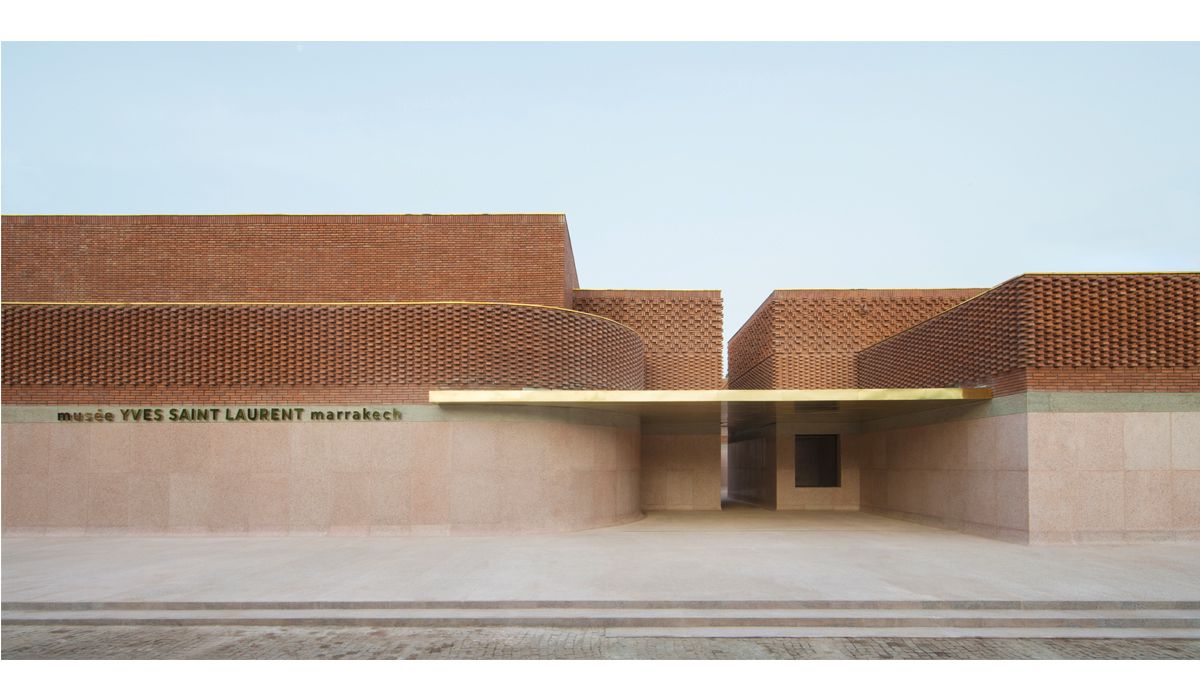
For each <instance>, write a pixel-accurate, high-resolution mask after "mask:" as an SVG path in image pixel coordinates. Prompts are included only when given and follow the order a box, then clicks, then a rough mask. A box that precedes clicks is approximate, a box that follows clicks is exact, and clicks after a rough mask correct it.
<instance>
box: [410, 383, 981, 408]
mask: <svg viewBox="0 0 1200 700" xmlns="http://www.w3.org/2000/svg"><path fill="white" fill-rule="evenodd" d="M990 398H992V390H991V389H989V388H987V387H980V388H961V387H934V388H922V389H698V390H697V389H685V390H600V389H597V390H570V389H434V390H431V391H430V392H429V402H430V403H436V404H489V403H490V404H547V403H587V404H613V403H624V404H629V403H782V402H788V403H797V402H805V401H813V402H830V401H842V402H846V401H979V400H983V399H990Z"/></svg>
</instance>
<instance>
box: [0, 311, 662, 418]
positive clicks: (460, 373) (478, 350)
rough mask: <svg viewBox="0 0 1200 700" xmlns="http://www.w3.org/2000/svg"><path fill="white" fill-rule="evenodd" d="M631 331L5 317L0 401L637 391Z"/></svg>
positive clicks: (480, 315) (195, 314)
mask: <svg viewBox="0 0 1200 700" xmlns="http://www.w3.org/2000/svg"><path fill="white" fill-rule="evenodd" d="M644 356H645V350H644V345H643V343H642V340H641V338H640V337H639V336H638V335H637V333H635V332H634V331H633V330H631V329H630V328H627V327H625V326H622V325H621V324H619V323H615V322H613V321H610V320H608V319H603V318H597V317H595V316H590V315H587V314H582V313H576V312H573V311H569V310H566V309H557V308H546V307H534V306H519V305H509V304H374V305H197V306H187V305H103V304H102V305H26V304H5V305H4V307H3V385H4V396H3V398H4V402H5V403H10V404H16V403H25V404H35V403H52V404H66V403H93V402H101V401H125V402H128V401H140V402H146V403H154V402H158V403H161V402H163V401H180V402H186V401H193V400H206V401H213V400H220V401H225V402H237V403H257V402H266V401H284V400H290V401H299V400H306V401H364V402H366V401H369V402H376V403H378V402H388V401H397V402H414V401H418V402H423V401H426V400H427V392H428V390H429V389H430V388H522V387H536V388H543V389H641V388H643V386H644V381H645V359H644Z"/></svg>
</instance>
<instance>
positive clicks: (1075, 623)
mask: <svg viewBox="0 0 1200 700" xmlns="http://www.w3.org/2000/svg"><path fill="white" fill-rule="evenodd" d="M864 603H872V604H873V605H871V606H868V605H864ZM937 603H938V604H937V605H931V602H930V601H907V602H906V601H858V602H856V603H855V604H852V605H845V606H842V607H831V606H829V605H827V604H825V603H821V602H817V604H814V602H813V601H792V602H790V603H779V602H764V601H721V602H720V603H719V604H718V603H717V602H716V601H700V602H692V603H681V602H671V601H650V602H637V601H622V602H621V603H620V604H615V603H613V602H611V601H573V602H566V603H563V602H562V601H558V602H554V601H540V602H538V601H524V602H522V603H521V604H512V603H511V602H508V603H505V602H503V601H478V602H473V603H446V602H439V603H433V602H419V601H418V602H412V601H394V602H391V603H388V604H379V603H376V604H371V603H366V602H355V601H344V602H340V603H329V602H282V603H275V604H270V603H251V602H242V603H220V602H175V603H152V602H76V603H53V602H6V603H5V604H4V605H3V622H4V624H9V625H269V626H282V625H296V626H318V625H343V626H345V625H356V626H357V625H361V626H408V627H603V628H606V629H608V630H610V632H609V633H610V634H636V635H637V636H662V635H663V634H668V633H669V634H668V636H839V637H855V636H885V635H886V636H940V637H954V636H1011V637H1023V636H1035V637H1036V636H1054V637H1111V636H1124V637H1131V636H1138V637H1146V636H1153V637H1172V638H1200V606H1198V605H1195V604H1194V603H1193V602H1192V601H1095V602H1093V603H1092V604H1090V605H1087V604H1083V603H1080V602H1078V601H1069V602H1068V601H1048V602H1041V603H1033V602H1030V601H1023V602H1020V603H1014V602H1012V601H1009V602H1007V603H1004V602H1000V603H993V604H991V605H990V606H989V605H988V604H987V603H986V602H985V601H937ZM434 605H436V606H437V607H432V606H434ZM718 631H719V634H718V633H717V632H718Z"/></svg>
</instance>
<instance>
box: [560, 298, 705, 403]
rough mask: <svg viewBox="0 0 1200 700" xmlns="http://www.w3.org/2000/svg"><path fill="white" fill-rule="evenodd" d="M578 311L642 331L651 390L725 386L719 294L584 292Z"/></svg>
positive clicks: (648, 384) (576, 302) (648, 385)
mask: <svg viewBox="0 0 1200 700" xmlns="http://www.w3.org/2000/svg"><path fill="white" fill-rule="evenodd" d="M575 308H576V309H578V310H580V311H586V312H588V313H594V314H598V315H600V316H605V317H607V318H611V319H614V320H616V321H620V322H621V323H624V324H625V325H627V326H629V327H631V328H633V329H634V330H636V331H637V332H638V334H639V335H640V336H641V337H642V339H643V340H644V341H645V343H646V388H647V389H719V388H721V383H722V377H721V353H722V351H723V339H722V335H721V333H722V326H721V322H722V313H723V310H722V301H721V294H720V292H716V291H680V290H640V289H635V290H629V289H620V290H612V289H579V290H576V291H575Z"/></svg>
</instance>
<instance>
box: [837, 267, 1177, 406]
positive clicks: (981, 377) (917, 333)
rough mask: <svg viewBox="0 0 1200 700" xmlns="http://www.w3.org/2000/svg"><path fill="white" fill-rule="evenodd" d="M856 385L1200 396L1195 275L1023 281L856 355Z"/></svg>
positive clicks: (1058, 277)
mask: <svg viewBox="0 0 1200 700" xmlns="http://www.w3.org/2000/svg"><path fill="white" fill-rule="evenodd" d="M858 371H859V377H860V379H861V381H862V383H863V386H864V387H924V386H962V385H975V384H990V385H992V386H994V387H995V388H996V391H997V393H998V394H1004V393H1015V392H1019V391H1023V390H1027V389H1033V390H1047V391H1071V390H1077V391H1198V390H1200V274H1194V273H1188V274H1131V275H1104V274H1097V275H1023V276H1021V277H1018V278H1016V279H1013V280H1010V281H1008V282H1005V283H1004V284H1002V285H1000V286H998V287H996V288H995V289H993V290H992V291H989V292H987V293H986V294H983V295H981V296H979V297H977V298H975V299H972V300H970V301H968V302H967V303H965V304H962V305H960V306H957V307H955V308H953V309H951V310H949V311H947V312H946V313H943V314H941V315H939V316H935V317H933V318H931V319H929V320H928V321H925V322H924V323H921V324H919V325H917V326H914V327H912V328H910V329H908V330H906V331H904V332H902V333H899V334H897V335H895V336H893V337H891V338H888V339H886V340H884V341H882V342H880V343H878V344H876V345H874V346H872V347H870V348H867V349H865V350H863V351H862V352H861V353H860V354H859V357H858Z"/></svg>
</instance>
